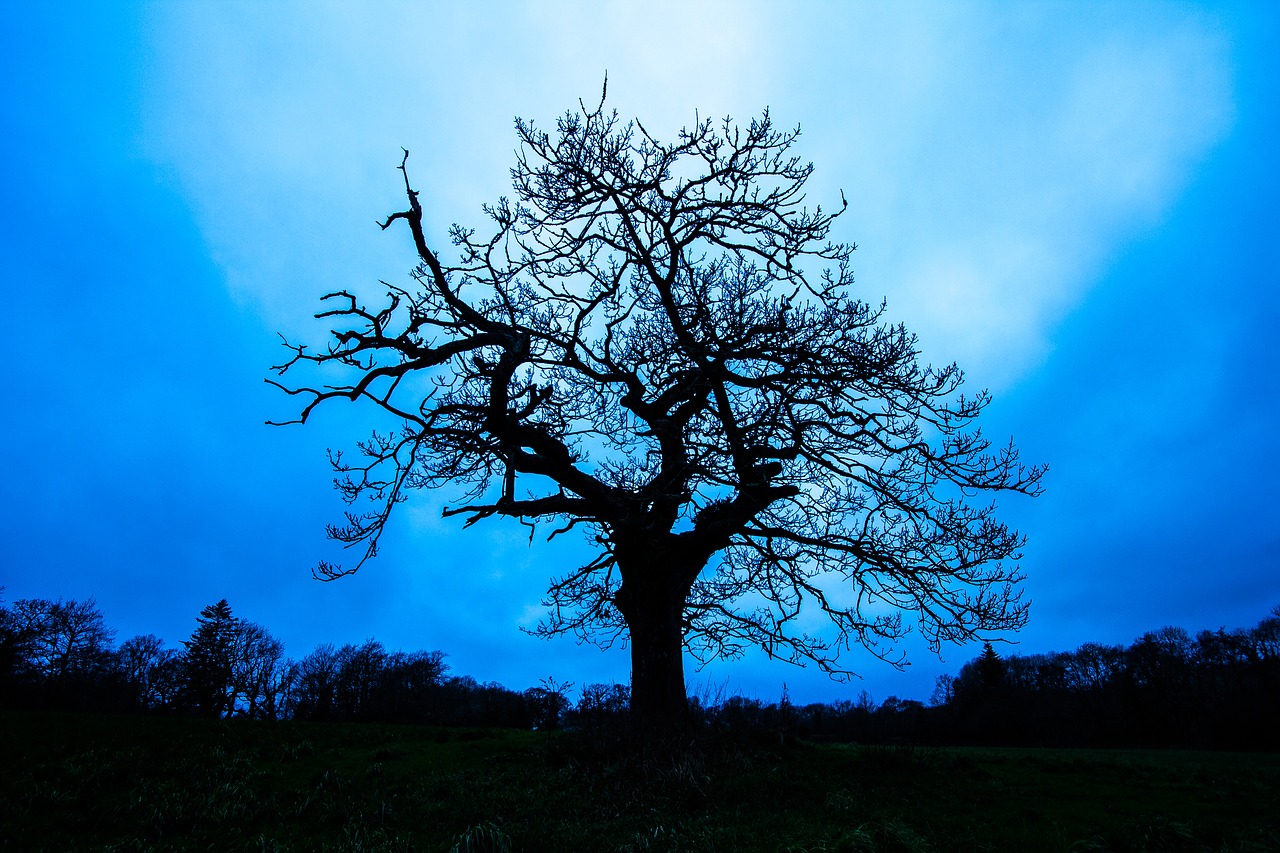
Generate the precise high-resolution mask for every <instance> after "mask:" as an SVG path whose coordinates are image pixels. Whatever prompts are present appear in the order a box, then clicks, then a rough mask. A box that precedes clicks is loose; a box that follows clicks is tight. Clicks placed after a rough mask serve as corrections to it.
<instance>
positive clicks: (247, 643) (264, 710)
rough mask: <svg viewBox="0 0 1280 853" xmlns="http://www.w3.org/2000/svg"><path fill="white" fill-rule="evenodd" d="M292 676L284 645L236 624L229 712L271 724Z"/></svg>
mask: <svg viewBox="0 0 1280 853" xmlns="http://www.w3.org/2000/svg"><path fill="white" fill-rule="evenodd" d="M291 673H292V667H291V666H290V663H289V661H287V660H286V659H285V656H284V643H282V642H280V641H279V640H277V639H276V638H275V637H273V636H271V632H269V631H268V630H267V629H266V628H264V627H262V626H261V625H258V624H256V623H254V622H246V621H245V620H243V619H238V620H236V624H235V629H234V631H233V632H232V643H231V697H232V698H231V700H230V708H229V710H234V711H236V712H237V713H241V714H243V715H245V716H246V717H249V718H250V719H259V718H266V719H270V720H274V719H275V718H276V714H277V711H278V709H279V705H280V698H281V697H282V696H283V694H284V693H285V692H286V690H287V689H288V680H289V678H290V676H291Z"/></svg>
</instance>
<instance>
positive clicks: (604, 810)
mask: <svg viewBox="0 0 1280 853" xmlns="http://www.w3.org/2000/svg"><path fill="white" fill-rule="evenodd" d="M0 849H4V850H22V851H28V850H30V851H36V850H49V851H54V850H57V851H63V850H262V851H283V850H298V851H310V850H332V851H364V850H377V851H384V850H385V851H400V850H404V851H409V850H424V851H442V853H443V852H444V851H450V850H451V849H457V850H459V851H472V853H475V851H486V850H510V851H596V850H600V851H682V850H688V851H718V850H722V851H752V850H766V851H791V853H818V851H847V852H848V853H876V851H904V853H914V852H915V851H937V853H946V851H1017V853H1026V851H1079V852H1080V853H1085V851H1224V853H1225V851H1239V853H1245V851H1280V756H1275V755H1262V754H1230V753H1196V752H1128V751H1114V752H1111V751H1106V752H1104V751H1096V752H1095V751H1056V750H1014V749H945V750H931V749H915V750H911V749H900V748H864V747H857V746H836V745H808V744H798V745H788V746H785V747H783V746H780V745H778V744H777V743H776V741H775V742H773V743H768V742H758V743H750V742H744V741H741V740H737V741H732V742H727V741H726V742H721V743H714V744H711V745H709V746H708V747H707V748H706V750H705V754H704V755H703V756H702V757H700V758H697V759H689V760H686V761H683V762H682V763H680V764H677V765H675V766H667V767H665V768H664V769H662V770H660V771H655V770H651V769H650V770H646V769H644V768H643V767H641V766H639V765H638V764H636V763H635V762H625V761H620V760H610V759H602V758H600V757H599V755H598V754H596V753H595V752H593V751H592V750H591V749H590V748H589V747H588V746H587V745H585V744H584V743H583V742H581V741H579V740H574V739H570V738H557V739H548V738H547V737H546V736H545V735H539V734H536V733H527V732H505V731H504V732H482V731H475V732H470V731H463V730H434V729H423V728H413V727H396V726H376V725H368V726H357V725H323V724H301V723H297V724H295V723H283V724H261V723H258V724H254V723H245V722H237V721H224V722H210V721H197V720H181V719H148V718H128V717H95V716H74V715H57V714H48V715H39V714H27V713H12V712H10V713H2V714H0Z"/></svg>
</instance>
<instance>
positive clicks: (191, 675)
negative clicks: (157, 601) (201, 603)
mask: <svg viewBox="0 0 1280 853" xmlns="http://www.w3.org/2000/svg"><path fill="white" fill-rule="evenodd" d="M237 626H238V620H237V619H236V618H235V616H233V615H232V613H231V605H229V604H228V603H227V600H226V599H225V598H224V599H222V600H221V601H219V602H218V603H216V604H210V605H209V606H208V607H206V608H204V609H203V610H201V611H200V615H199V616H197V617H196V629H195V631H193V632H192V634H191V638H190V639H188V640H184V641H183V643H182V645H183V647H184V648H185V649H186V651H185V652H184V653H183V684H182V692H181V695H180V701H181V703H182V705H183V707H185V708H186V709H188V710H190V711H192V712H193V713H196V714H199V715H201V716H208V717H221V716H223V715H225V714H227V713H229V712H230V711H231V709H232V707H234V705H233V703H234V693H233V684H232V677H233V670H232V666H233V664H232V660H233V655H234V652H235V640H236V629H237Z"/></svg>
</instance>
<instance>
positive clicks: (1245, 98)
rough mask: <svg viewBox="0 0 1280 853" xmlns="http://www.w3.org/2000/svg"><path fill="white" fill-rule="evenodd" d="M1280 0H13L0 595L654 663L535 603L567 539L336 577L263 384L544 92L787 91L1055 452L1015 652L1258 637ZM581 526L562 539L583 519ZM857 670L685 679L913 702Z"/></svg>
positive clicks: (723, 95)
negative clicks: (1149, 635) (324, 570)
mask: <svg viewBox="0 0 1280 853" xmlns="http://www.w3.org/2000/svg"><path fill="white" fill-rule="evenodd" d="M1278 39H1280V6H1276V5H1275V4H1271V3H1263V2H1258V3H1252V4H1251V3H1240V4H1185V3H1183V4H1163V3H1161V4H1149V3H1125V4H1112V3H1084V4H1081V3H1062V4H1041V3H1034V2H1033V3H1021V4H1008V3H961V2H956V3H910V2H907V3H883V4H881V3H853V2H830V3H821V2H812V3H805V4H795V3H782V2H756V3H752V2H746V3H732V4H731V3H714V2H705V3H662V2H643V3H641V2H636V3H607V2H606V3H599V2H592V3H586V2H584V3H570V2H562V3H554V2H547V3H527V4H520V3H515V2H512V3H484V2H473V3H466V4H461V3H412V4H395V3H390V2H387V3H376V4H374V3H369V4H358V3H315V2H306V3H287V2H276V3H270V4H263V3H236V2H231V0H219V2H198V0H189V2H181V3H179V2H171V3H151V4H129V3H106V2H103V3H25V4H22V3H10V4H4V6H3V9H2V10H0V194H2V195H0V198H3V202H4V203H3V205H2V206H0V226H2V227H0V280H2V281H3V285H2V287H3V294H4V301H3V320H4V335H3V338H4V341H5V343H6V352H7V353H8V355H7V356H6V358H5V360H4V368H3V370H4V383H5V386H6V387H5V392H4V394H3V399H4V401H5V402H4V404H3V405H4V410H3V411H4V417H3V420H2V421H0V453H3V454H5V457H6V458H5V462H6V464H5V475H4V477H3V480H2V481H0V586H4V587H5V590H4V592H3V596H4V600H5V601H7V602H12V601H14V600H17V599H21V598H36V597H39V598H58V597H64V598H71V599H86V598H95V599H96V600H97V602H98V604H99V607H100V609H101V610H102V611H103V613H104V614H105V615H106V618H107V621H108V623H109V624H110V625H112V626H113V627H115V628H116V630H117V632H118V636H117V639H118V640H124V639H127V638H128V637H130V636H133V635H135V634H140V633H154V634H157V635H159V636H160V637H161V638H163V639H164V640H165V641H166V642H167V643H169V644H170V645H174V646H176V645H177V644H179V643H180V642H181V640H182V639H184V638H186V637H187V636H188V635H189V634H190V632H191V630H192V629H193V627H194V620H195V616H196V614H197V613H198V612H199V611H200V609H201V608H202V607H204V606H205V605H207V604H210V603H213V602H215V601H217V600H219V599H222V598H226V599H227V600H228V601H229V602H230V603H231V605H232V608H233V610H234V612H235V613H236V614H237V615H238V616H241V617H244V618H246V619H250V620H252V621H255V622H259V623H261V624H263V625H265V626H267V627H268V628H269V629H270V630H271V631H272V632H273V633H274V634H275V635H276V636H278V637H279V638H280V639H282V640H283V641H284V642H285V643H286V646H287V648H288V651H289V653H290V654H291V655H293V656H296V657H300V656H302V655H304V654H306V653H307V652H308V651H310V650H311V649H312V648H314V647H315V645H317V644H319V643H324V642H332V643H335V644H341V643H348V642H353V643H358V642H361V641H363V640H364V639H366V638H369V637H373V638H376V639H378V640H380V641H381V642H383V644H384V645H386V646H387V647H388V648H391V649H404V650H414V649H429V650H434V649H438V650H441V651H444V652H445V653H446V654H447V655H448V658H447V660H448V662H449V663H450V665H451V666H452V667H453V670H454V672H455V673H457V674H467V675H471V676H473V677H475V678H477V679H479V680H480V681H497V682H500V683H502V684H504V685H506V686H508V687H511V688H513V689H523V688H525V687H529V686H533V685H536V684H537V683H538V682H539V681H540V680H541V679H542V678H545V677H548V676H554V677H556V678H557V679H558V680H561V681H565V680H567V681H572V682H575V683H576V684H577V685H579V686H581V685H584V684H589V683H594V682H609V681H619V682H625V681H626V680H627V678H628V662H627V655H626V654H625V652H622V651H619V650H616V649H615V650H613V651H610V652H607V653H605V652H600V651H599V650H597V649H595V648H594V647H593V646H580V645H577V644H576V643H575V642H574V641H573V639H571V638H562V639H558V640H552V641H546V640H540V639H536V638H533V637H531V636H528V635H526V634H525V633H523V632H522V631H521V628H522V627H529V626H532V625H533V624H534V623H536V622H537V619H538V617H539V615H540V613H541V609H540V607H539V601H540V599H541V597H542V594H543V593H544V591H545V587H546V583H547V580H548V579H549V578H550V577H551V576H552V575H553V574H556V573H557V572H559V571H561V570H562V569H563V568H564V567H566V566H568V565H569V564H570V563H572V564H573V565H577V564H579V563H580V562H581V561H582V558H583V555H584V550H583V549H584V547H585V546H584V545H583V544H582V543H579V542H571V541H559V540H558V541H557V542H553V543H551V544H545V543H541V542H535V543H534V544H533V545H532V546H530V544H529V542H528V538H527V535H526V533H525V531H524V530H523V529H522V528H520V526H519V525H517V524H514V523H503V522H490V523H487V524H479V525H476V526H475V527H473V528H470V529H468V530H466V531H464V530H462V527H461V521H460V520H457V519H441V518H440V514H439V509H440V507H441V506H442V504H443V503H444V498H442V497H441V496H439V495H419V496H417V497H416V498H415V499H414V501H412V502H411V503H409V504H407V505H405V506H403V507H401V508H400V510H399V512H398V516H397V517H396V518H395V519H394V520H393V523H392V525H391V527H390V528H389V530H388V532H387V535H386V536H385V537H384V539H383V542H382V548H381V552H380V555H379V557H378V558H377V559H376V560H374V561H373V562H371V563H369V564H367V565H366V566H365V568H364V569H362V570H361V572H360V573H359V574H358V575H356V576H354V577H349V578H346V579H343V580H340V581H336V582H332V583H321V582H319V581H316V580H313V579H312V577H311V568H312V566H314V565H315V564H316V562H317V560H319V559H321V558H323V557H333V556H335V555H334V552H333V545H332V544H331V543H328V542H326V540H325V538H324V525H325V524H326V523H327V522H329V521H333V520H337V519H338V518H339V516H340V513H341V511H342V509H343V505H342V503H341V501H340V498H339V497H338V495H337V494H336V492H334V491H333V489H332V487H331V480H332V475H331V472H330V471H329V469H328V467H327V463H326V460H325V448H327V447H334V448H342V447H351V446H352V445H353V443H354V442H355V441H356V440H357V439H359V438H361V437H363V436H364V435H365V434H366V432H367V430H368V428H369V426H370V424H371V420H370V412H368V411H366V410H363V409H361V408H359V407H354V406H353V407H333V408H331V410H330V411H327V412H323V413H322V415H321V416H320V417H317V418H316V419H315V420H314V421H313V422H312V423H309V424H308V425H307V426H305V427H296V426H295V427H287V428H279V427H269V426H267V425H266V424H265V422H266V421H267V420H272V419H274V420H287V419H288V418H290V417H291V416H293V415H294V414H295V413H296V410H295V409H294V407H293V404H292V401H291V400H289V399H288V398H286V397H285V396H284V395H283V394H281V393H280V392H278V391H276V390H274V389H272V388H270V387H269V386H267V385H266V384H265V383H264V382H263V379H264V378H265V377H266V376H268V375H270V367H271V366H272V365H273V364H276V363H278V362H279V361H281V360H282V359H283V356H284V350H283V349H282V348H281V347H280V344H279V337H278V334H280V333H282V334H285V335H287V336H289V337H291V338H303V339H306V340H310V341H313V342H316V343H319V342H320V341H321V340H322V338H323V335H324V333H325V331H326V329H325V327H324V326H323V325H321V324H319V323H317V321H315V320H314V319H313V318H312V315H313V314H314V312H315V311H316V310H318V309H317V305H318V299H319V297H320V296H321V295H322V294H324V293H326V292H328V291H331V290H336V289H342V288H346V289H351V290H353V291H354V292H357V293H360V294H365V295H368V296H369V297H371V298H373V297H376V296H377V295H378V294H379V293H380V292H381V289H382V288H381V285H379V283H378V282H379V280H385V281H399V282H403V281H406V280H407V279H406V278H405V276H406V274H407V272H408V270H409V269H410V268H411V267H412V266H413V264H414V261H415V258H414V256H413V252H412V245H411V243H410V241H409V238H408V235H407V234H405V233H403V231H402V229H391V230H389V231H387V232H385V233H384V232H382V231H380V230H379V229H378V228H377V226H376V225H375V220H378V219H380V218H384V217H385V216H386V215H387V214H389V213H391V212H394V211H396V210H399V209H401V207H402V206H403V198H402V192H403V189H402V184H401V183H400V176H399V174H398V173H397V172H396V171H395V167H396V166H397V165H398V164H399V163H400V158H401V156H402V155H401V148H402V147H403V148H407V149H409V150H410V151H411V152H412V156H411V160H410V164H411V168H412V174H413V175H414V178H415V181H416V183H417V184H418V185H419V188H420V189H421V190H422V192H423V196H422V198H423V203H424V206H425V208H426V220H427V227H428V233H429V235H431V236H432V237H433V239H434V241H435V244H436V245H437V246H440V247H444V246H445V245H446V229H447V227H448V226H449V224H450V223H453V222H459V223H462V224H473V225H479V224H481V221H482V220H481V213H480V206H481V205H482V204H483V203H485V202H487V201H493V200H496V199H497V198H498V197H499V196H501V195H503V194H506V193H509V191H510V186H509V175H508V169H509V168H510V166H511V165H512V163H513V161H514V150H515V146H516V142H515V136H514V133H513V130H512V122H513V118H514V117H515V116H517V115H518V116H522V117H524V118H527V119H533V120H535V121H537V122H539V123H542V124H544V125H549V124H551V123H552V122H554V120H555V118H556V117H557V116H558V115H560V114H562V113H563V112H564V111H565V110H566V109H570V108H573V107H575V106H576V105H577V103H578V99H579V98H581V99H584V100H586V101H588V102H591V101H592V100H594V99H595V98H597V97H598V96H599V92H600V87H601V83H602V81H603V79H604V77H605V74H606V73H607V75H608V80H609V100H610V103H611V105H612V106H613V107H615V108H617V109H618V110H619V112H620V113H621V114H622V115H623V116H624V117H632V116H634V117H638V118H640V119H641V120H642V121H643V122H644V123H645V126H646V127H647V128H649V129H650V130H651V131H653V132H655V133H657V134H658V135H661V136H665V137H668V138H669V137H671V136H672V135H673V134H674V132H675V131H676V130H678V129H679V128H680V127H681V126H683V125H686V124H690V123H692V122H693V121H694V119H695V117H696V116H726V115H728V116H732V117H734V118H735V119H739V120H742V121H749V120H750V119H751V118H752V117H753V116H757V115H759V114H760V113H761V111H762V110H764V109H765V108H768V109H769V110H770V113H771V115H772V116H773V117H774V119H775V121H777V122H778V123H780V124H781V125H783V126H795V125H799V126H800V127H801V128H802V135H801V138H800V141H799V142H798V143H797V145H798V151H799V153H800V154H801V155H802V156H804V157H805V158H806V159H810V160H812V161H813V163H814V165H815V173H814V176H813V178H812V179H811V182H810V195H811V197H812V198H813V199H814V200H816V201H826V203H828V204H833V203H835V202H837V201H838V199H839V198H840V193H841V192H843V193H844V195H845V197H846V198H847V199H848V201H849V210H848V212H847V214H846V215H845V216H844V217H842V218H841V220H840V221H839V225H838V228H837V232H836V234H835V236H836V237H837V238H839V239H842V240H845V241H849V242H856V243H857V244H858V246H859V248H858V251H857V252H856V254H855V258H854V260H855V270H856V274H857V279H858V285H857V286H858V288H859V289H858V294H859V295H860V296H862V297H863V298H865V299H867V300H869V301H873V302H879V301H880V300H881V299H884V300H886V301H887V304H888V316H889V317H890V318H892V319H893V320H894V321H902V322H904V323H906V324H907V326H908V327H909V328H910V329H911V330H912V331H914V332H916V333H917V334H918V335H919V336H920V340H921V346H922V349H923V353H924V357H925V358H927V359H929V360H932V361H934V362H937V363H948V362H951V361H953V360H954V361H957V362H959V364H960V365H961V367H963V368H964V369H965V371H966V374H967V377H968V387H970V388H972V389H975V390H976V389H979V388H989V389H990V390H991V392H992V394H993V395H994V398H995V402H994V403H993V404H992V405H991V406H990V408H989V409H988V410H987V411H986V413H985V414H984V417H983V420H982V426H983V429H984V432H985V433H987V434H989V435H991V436H999V437H1003V436H1006V435H1011V436H1013V438H1014V440H1015V442H1016V443H1017V445H1018V447H1019V448H1020V450H1021V451H1022V454H1023V457H1024V459H1025V460H1027V461H1031V462H1037V463H1039V462H1043V463H1046V464H1048V465H1049V468H1050V471H1049V474H1048V475H1047V478H1046V480H1045V493H1044V495H1043V496H1042V497H1039V498H1036V499H1028V498H1020V497H1018V496H1006V497H1004V498H1002V499H1001V518H1002V519H1003V520H1005V521H1007V522H1008V523H1010V524H1011V525H1012V526H1014V527H1016V528H1018V529H1019V530H1020V531H1022V532H1023V533H1024V534H1025V535H1026V536H1027V540H1028V544H1027V547H1026V549H1025V551H1024V559H1023V560H1022V563H1021V565H1022V568H1023V570H1024V571H1025V572H1026V574H1027V575H1028V580H1027V581H1026V583H1025V591H1026V595H1027V597H1028V598H1029V599H1030V600H1031V602H1032V607H1031V618H1030V621H1029V623H1028V625H1027V626H1026V628H1025V629H1024V630H1022V631H1021V632H1019V633H1017V634H1015V635H1008V636H1005V637H1004V638H1003V639H1005V640H1008V641H1010V645H1007V646H1001V649H1002V650H1003V651H1004V652H1005V653H1017V654H1031V653H1039V652H1049V651H1054V650H1069V649H1073V648H1075V647H1077V646H1079V645H1080V644H1081V643H1084V642H1091V641H1092V642H1105V643H1118V644H1127V643H1129V642H1132V641H1133V640H1134V639H1135V638H1136V637H1137V636H1139V635H1140V634H1142V633H1143V632H1145V631H1147V630H1151V629H1155V628H1159V627H1162V626H1165V625H1176V626H1181V627H1184V628H1187V629H1188V630H1190V631H1192V632H1195V631H1198V630H1200V629H1205V628H1208V629H1217V628H1219V627H1227V628H1234V627H1247V626H1252V625H1254V624H1256V623H1257V622H1258V621H1259V620H1260V619H1261V618H1262V617H1263V616H1265V615H1266V614H1267V613H1268V612H1269V611H1270V610H1271V608H1272V607H1274V606H1276V605H1280V556H1278V555H1280V509H1278V508H1277V501H1276V496H1275V488H1276V483H1277V482H1280V461H1278V460H1280V449H1278V448H1277V437H1278V436H1280V431H1278V430H1277V421H1278V420H1280V333H1278V332H1277V329H1278V328H1280V259H1278V257H1277V255H1278V250H1280V218H1278V216H1277V202H1280V156H1277V154H1276V152H1280V52H1277V51H1276V49H1275V45H1276V44H1277V43H1280V42H1278ZM563 539H565V540H567V539H569V537H564V538H563ZM904 648H905V649H906V650H907V651H908V653H909V655H910V657H911V660H912V665H911V666H910V667H909V668H908V669H906V670H905V671H903V672H898V671H896V670H894V669H893V668H891V667H889V666H888V665H886V664H883V663H881V662H878V661H876V660H875V659H874V658H872V657H871V656H870V655H869V654H866V655H858V654H853V655H850V656H849V657H848V658H846V659H845V663H847V664H849V665H851V667H852V668H853V669H855V670H857V671H858V672H859V674H860V676H861V678H860V679H858V680H855V681H853V682H852V683H849V684H841V683H836V682H832V681H831V680H829V679H828V678H826V677H825V676H824V675H822V674H821V673H819V672H816V671H812V670H801V669H797V668H794V667H791V666H788V665H786V664H782V663H779V662H775V661H769V660H767V659H765V658H764V656H763V655H749V656H747V657H746V658H744V659H743V660H740V661H736V662H731V663H716V664H712V665H710V666H708V667H707V668H705V669H703V670H696V669H695V668H694V667H693V666H692V664H690V665H689V666H688V681H689V684H690V687H691V689H692V690H693V691H695V692H701V693H703V694H704V695H714V694H716V693H721V694H733V693H741V694H744V695H749V696H756V697H759V698H762V699H765V700H770V701H771V700H775V699H776V698H777V697H778V696H779V695H780V692H781V690H782V687H783V685H784V684H785V685H786V686H787V690H788V692H789V695H790V696H791V698H792V700H793V701H801V702H809V701H827V702H829V701H833V700H837V699H842V698H853V697H854V696H856V695H857V694H858V693H859V692H860V691H862V690H866V691H867V692H868V693H869V694H871V696H872V697H873V698H874V699H876V700H881V699H883V698H885V697H887V696H889V695H896V696H900V697H903V698H915V699H921V700H924V699H927V698H928V696H929V694H930V691H931V689H932V686H933V683H934V680H935V679H936V677H937V676H938V675H940V674H943V673H954V672H956V671H957V670H958V669H959V667H960V666H961V665H962V664H963V663H964V662H965V661H967V660H969V659H971V658H972V657H974V656H975V655H976V654H977V651H978V648H976V647H975V646H974V645H968V646H961V647H946V648H944V649H943V654H942V657H941V658H939V657H938V656H935V655H932V654H931V653H930V652H929V651H928V650H927V649H925V648H924V647H923V645H922V644H920V643H919V642H916V641H914V640H909V641H908V642H907V643H906V644H905V646H904Z"/></svg>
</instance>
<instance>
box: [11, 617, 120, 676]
mask: <svg viewBox="0 0 1280 853" xmlns="http://www.w3.org/2000/svg"><path fill="white" fill-rule="evenodd" d="M11 613H12V616H11V619H12V623H13V626H14V631H15V634H16V636H17V643H16V645H17V647H18V649H19V650H20V655H21V658H22V660H21V662H20V664H19V665H20V667H22V668H23V669H26V670H27V671H28V672H30V673H32V674H34V675H35V676H36V677H37V678H40V679H43V680H46V681H50V682H59V681H64V680H66V679H69V678H72V677H75V676H84V675H87V674H91V673H95V672H98V671H100V670H101V669H102V668H103V667H104V666H105V665H106V663H107V661H108V660H109V657H110V653H111V642H112V640H113V639H114V638H115V631H114V630H112V629H111V628H108V627H107V623H106V619H105V617H104V616H103V615H102V612H101V611H100V610H98V605H97V602H95V601H94V600H93V599H92V598H90V599H88V600H87V601H64V600H63V599H58V600H57V601H50V600H48V599H43V598H29V599H23V600H21V601H16V602H14V604H13V607H12V610H11Z"/></svg>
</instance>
